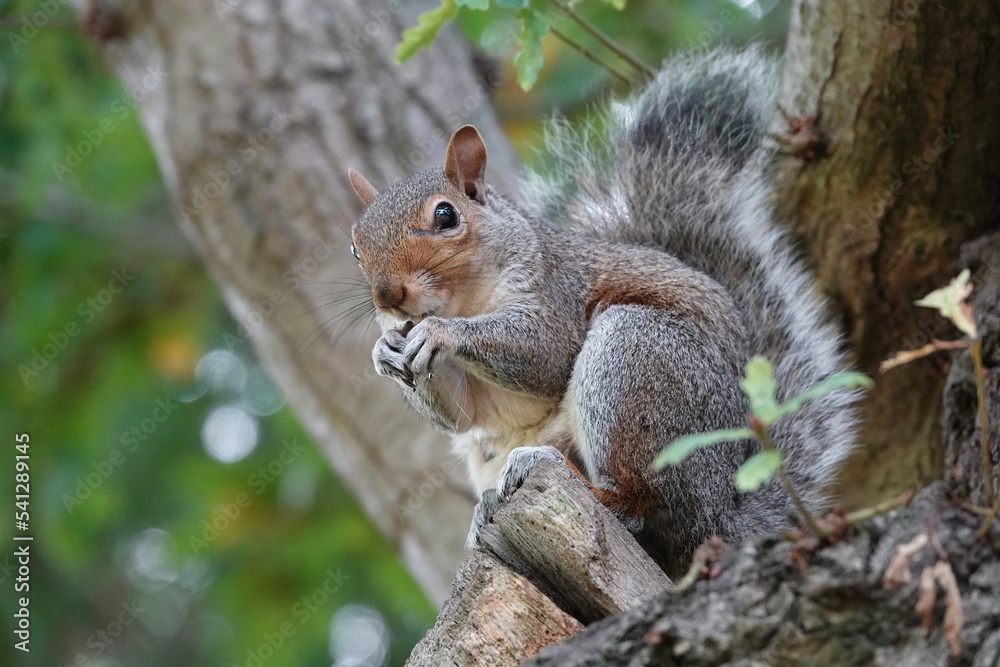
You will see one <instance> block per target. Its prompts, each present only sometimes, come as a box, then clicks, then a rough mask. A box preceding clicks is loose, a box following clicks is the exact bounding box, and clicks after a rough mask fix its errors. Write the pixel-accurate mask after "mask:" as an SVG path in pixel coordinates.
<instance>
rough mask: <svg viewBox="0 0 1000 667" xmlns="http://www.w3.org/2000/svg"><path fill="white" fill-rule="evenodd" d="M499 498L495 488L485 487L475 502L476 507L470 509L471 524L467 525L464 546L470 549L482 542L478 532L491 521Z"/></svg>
mask: <svg viewBox="0 0 1000 667" xmlns="http://www.w3.org/2000/svg"><path fill="white" fill-rule="evenodd" d="M499 504H500V499H499V498H497V490H496V489H486V490H485V491H483V497H482V498H480V500H479V502H478V503H476V508H475V509H474V510H473V511H472V525H471V526H469V536H468V537H467V538H466V540H465V546H466V547H467V548H468V549H469V550H470V551H471V550H473V549H475V548H477V547H478V546H480V545H481V544H482V541H481V540H480V534H481V533H482V531H483V527H485V526H486V525H487V524H490V523H493V513H494V512H496V509H497V505H499Z"/></svg>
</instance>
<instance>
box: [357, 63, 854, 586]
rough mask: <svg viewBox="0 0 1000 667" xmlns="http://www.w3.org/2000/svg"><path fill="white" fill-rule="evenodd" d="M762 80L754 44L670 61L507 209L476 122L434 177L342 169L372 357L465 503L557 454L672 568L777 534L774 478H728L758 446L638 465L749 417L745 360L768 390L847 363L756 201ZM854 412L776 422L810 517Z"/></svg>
mask: <svg viewBox="0 0 1000 667" xmlns="http://www.w3.org/2000/svg"><path fill="white" fill-rule="evenodd" d="M776 70H777V67H776V63H775V62H774V61H773V60H772V59H770V58H769V57H767V56H766V55H764V54H763V52H762V51H761V50H760V49H758V48H750V49H745V50H721V51H715V52H711V53H707V54H701V55H692V56H686V57H681V58H678V59H675V60H673V61H671V62H668V63H667V64H665V65H664V67H663V68H662V70H661V71H660V72H659V74H658V75H657V77H656V78H655V80H654V81H653V82H652V83H650V84H649V85H648V86H647V87H646V88H645V90H644V91H642V92H641V93H639V94H638V95H637V96H636V97H635V98H633V99H632V100H631V101H630V102H627V103H625V104H622V105H619V106H618V107H617V109H616V110H615V112H614V113H611V114H609V116H608V118H606V119H605V125H607V126H609V129H608V130H607V138H606V139H605V140H604V141H603V142H601V143H599V144H596V145H595V142H594V141H593V140H592V136H591V135H589V134H587V133H586V132H575V131H573V130H571V129H569V128H568V127H567V126H566V125H565V124H559V123H556V124H554V125H553V127H552V129H551V130H550V131H549V133H548V134H547V137H546V147H547V148H548V150H549V151H550V152H551V153H552V154H553V155H554V156H555V157H556V158H557V161H556V164H555V166H553V167H551V168H550V169H549V170H548V171H547V172H546V173H545V174H541V175H536V176H534V177H531V178H530V179H529V180H528V181H527V182H526V184H525V187H524V188H523V192H521V193H520V195H521V196H520V200H519V202H518V203H514V201H512V200H511V199H508V198H507V197H504V196H502V195H500V194H498V193H497V192H496V191H495V190H494V189H493V187H491V186H490V185H489V184H488V183H487V182H486V181H485V172H486V148H485V145H484V143H483V140H482V138H481V137H480V135H479V133H478V132H477V131H476V129H475V128H474V127H472V126H470V125H467V126H465V127H462V128H460V129H459V130H457V131H456V132H455V133H454V135H453V136H452V138H451V141H450V143H449V144H448V147H447V152H446V157H445V163H444V168H443V169H429V170H426V171H421V172H419V173H416V174H413V175H412V176H409V177H407V178H404V179H403V180H401V181H399V182H398V183H395V184H394V185H391V186H389V187H388V188H386V189H385V190H384V191H383V192H381V193H379V192H377V191H376V189H375V188H374V187H372V185H371V184H370V183H369V182H368V181H367V180H365V178H364V177H362V176H361V175H360V174H358V173H357V172H355V171H353V170H351V172H350V174H349V175H350V180H351V183H352V185H353V187H354V189H355V191H356V192H357V194H358V195H359V197H360V198H361V200H362V201H363V202H364V204H365V205H366V207H367V208H366V210H365V211H364V213H363V214H362V216H361V217H360V219H358V220H357V222H356V223H355V225H354V226H353V228H352V231H351V234H352V240H353V245H352V251H353V252H354V254H355V256H356V257H357V258H358V260H359V262H360V265H361V269H362V271H363V273H364V274H365V276H366V278H367V279H368V281H369V283H370V285H371V290H372V298H373V300H374V302H375V305H376V306H377V313H378V319H379V323H380V325H381V328H382V331H383V335H382V337H381V338H380V339H379V340H378V342H377V343H376V344H375V348H374V351H373V353H372V357H373V360H374V363H375V368H376V369H377V371H378V373H379V374H381V375H385V376H388V377H391V378H394V379H395V380H396V381H397V382H398V383H399V384H400V385H401V386H402V387H403V390H404V394H405V396H406V398H407V399H408V401H409V403H410V404H411V405H412V406H413V407H414V408H415V409H416V410H417V411H418V412H419V413H421V414H422V415H424V416H425V417H426V418H428V419H429V420H430V421H432V422H433V423H434V424H436V425H437V426H439V427H441V428H442V429H444V430H446V431H448V432H449V433H451V434H453V439H454V444H455V448H456V450H457V451H459V452H460V453H461V454H462V455H464V456H465V457H466V459H467V461H468V465H469V470H470V474H471V476H472V479H473V482H474V484H475V486H476V488H477V490H478V492H479V493H480V494H482V493H483V491H484V490H486V489H490V488H496V489H497V492H498V495H499V497H500V499H501V500H503V499H505V498H507V497H509V496H510V494H512V493H513V491H514V490H515V489H516V488H517V487H518V486H519V485H520V484H521V483H522V482H523V481H524V479H525V477H526V476H527V474H528V471H529V470H530V469H531V467H532V466H533V465H534V464H535V463H536V462H537V461H538V460H540V459H543V458H546V459H555V460H559V461H563V460H568V461H569V462H570V463H572V464H573V465H574V466H575V467H576V468H577V469H578V470H579V471H582V473H581V474H582V475H584V476H585V479H586V480H587V481H588V483H589V484H590V485H591V488H592V489H593V491H594V493H595V494H596V495H597V497H598V498H599V499H600V501H601V502H602V503H604V504H605V505H606V506H607V507H609V508H610V509H611V510H612V511H614V512H615V514H616V515H617V516H618V517H619V518H620V519H621V520H622V521H623V522H624V523H625V525H626V526H628V527H629V529H630V530H632V532H633V533H634V534H635V536H636V538H637V539H638V541H639V542H640V544H641V545H642V546H643V547H644V548H645V549H646V550H647V551H648V552H649V553H650V555H651V556H653V558H654V559H655V560H656V561H657V562H658V563H659V564H660V566H661V567H662V568H663V569H664V571H666V572H667V574H669V575H672V576H677V575H678V574H680V573H682V572H683V571H685V570H686V569H687V566H688V563H689V562H690V556H691V554H692V552H693V551H694V549H695V548H696V547H697V546H698V545H699V544H700V543H701V542H702V541H704V540H705V539H707V538H709V537H711V536H712V535H718V536H720V537H722V538H723V539H724V540H726V541H727V542H736V541H739V540H742V539H744V538H746V537H748V536H751V535H754V534H758V533H761V532H765V531H773V530H776V529H780V528H782V527H786V526H787V525H788V524H789V517H790V513H791V510H792V505H791V502H790V499H789V498H788V496H787V495H786V494H785V493H784V491H783V490H782V488H781V486H780V484H779V483H778V482H777V481H776V480H772V481H770V482H768V483H766V484H765V485H763V486H762V487H761V488H760V489H759V490H758V491H756V492H753V493H740V492H739V491H737V489H736V487H735V486H734V483H733V474H734V472H735V471H736V469H737V468H738V467H739V466H740V464H741V463H743V462H744V461H745V460H746V459H748V458H749V457H750V456H752V455H753V454H754V453H756V452H757V451H759V444H758V443H756V442H752V441H740V442H735V443H729V444H723V445H716V446H713V447H710V448H706V449H701V450H698V451H696V452H695V453H694V454H693V455H691V456H690V457H689V458H688V459H686V460H685V461H684V462H683V463H682V464H681V465H679V466H668V467H666V468H664V469H663V470H660V471H654V470H653V468H652V466H651V463H652V461H653V459H654V457H655V456H656V455H657V453H659V452H660V451H661V450H662V449H663V448H664V447H666V446H667V445H669V444H670V443H671V442H673V441H674V440H675V439H677V438H679V437H680V436H683V435H688V434H691V433H701V432H705V431H711V430H715V429H724V428H735V427H741V426H745V425H746V423H747V417H748V414H749V410H748V403H747V398H746V396H745V395H744V393H743V391H742V389H741V388H740V381H741V379H742V378H743V375H744V369H745V365H746V363H747V361H748V359H749V358H750V357H751V356H752V355H763V356H765V357H767V358H768V359H769V360H770V361H771V362H772V363H773V364H774V366H775V377H776V379H777V382H778V384H779V399H783V400H787V399H788V398H790V397H792V396H794V395H796V394H798V393H799V392H801V391H802V390H804V389H806V388H808V387H810V386H811V385H813V384H815V383H817V382H819V381H821V380H823V379H824V378H826V377H828V376H830V375H832V374H834V373H837V372H840V371H842V370H844V368H845V362H844V359H843V355H842V353H841V352H840V349H839V348H840V341H839V338H838V335H837V333H836V332H835V331H834V329H833V328H832V327H831V326H830V325H829V324H828V323H827V321H826V319H825V316H824V314H823V312H822V311H823V308H822V303H821V301H820V299H819V298H818V296H817V295H816V294H815V288H814V286H813V284H812V279H811V276H810V275H809V274H808V273H807V272H806V270H805V269H804V268H803V267H802V266H801V265H800V264H799V263H798V262H797V261H796V260H795V259H794V258H793V254H792V250H791V244H790V242H789V241H788V239H787V238H786V236H785V234H784V233H783V232H782V231H781V229H780V227H779V226H778V225H777V224H776V222H775V219H774V218H775V215H774V213H773V210H772V206H771V204H770V202H769V197H770V194H771V188H770V185H769V180H768V166H769V163H770V161H771V158H772V151H771V150H770V148H769V142H768V141H767V132H768V123H769V119H770V118H771V116H772V113H773V112H774V111H775V109H776V106H775V102H774V92H775V88H776V85H775V84H776ZM852 402H853V396H852V394H851V393H849V392H845V391H839V392H835V393H832V394H829V395H827V396H826V397H824V398H823V399H820V400H816V401H812V402H811V403H808V404H806V406H805V407H804V409H802V410H801V411H800V412H798V413H797V414H795V415H792V416H789V417H786V418H784V419H783V420H781V421H779V422H778V423H777V424H776V425H775V427H774V428H773V430H772V436H773V437H772V440H773V442H774V444H775V445H776V446H777V447H778V448H779V449H780V450H781V451H782V452H783V455H784V459H785V465H786V470H787V472H788V474H789V476H790V478H791V480H792V481H793V483H794V484H795V486H796V488H797V490H798V491H799V493H800V495H801V496H802V498H803V501H804V503H805V505H806V506H807V507H808V508H810V509H811V510H818V509H821V508H822V507H823V506H824V504H825V503H826V501H827V495H826V492H825V490H826V489H827V488H828V486H829V485H830V483H831V482H832V481H833V479H834V477H835V476H836V474H837V472H838V470H839V468H840V466H841V464H842V462H843V460H844V458H845V457H846V456H847V455H848V454H849V453H850V451H851V450H852V447H853V442H854V434H853V431H854V425H855V415H854V410H853V408H852V406H851V404H852ZM480 505H482V503H481V504H480ZM483 520H484V519H483V516H482V513H481V512H477V515H476V519H475V520H474V523H473V527H472V531H471V534H470V540H471V541H472V542H473V543H474V542H475V541H476V536H477V532H478V528H479V524H480V523H481V522H482V521H483Z"/></svg>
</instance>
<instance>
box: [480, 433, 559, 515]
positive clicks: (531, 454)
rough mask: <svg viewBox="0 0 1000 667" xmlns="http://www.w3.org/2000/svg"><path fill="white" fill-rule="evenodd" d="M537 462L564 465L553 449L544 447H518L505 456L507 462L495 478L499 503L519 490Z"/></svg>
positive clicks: (556, 450)
mask: <svg viewBox="0 0 1000 667" xmlns="http://www.w3.org/2000/svg"><path fill="white" fill-rule="evenodd" d="M539 461H556V462H559V463H565V461H566V457H565V456H563V454H562V452H560V451H559V450H558V449H556V448H555V447H551V446H549V445H544V446H541V447H518V448H516V449H514V450H512V451H511V452H510V454H508V455H507V462H506V463H504V464H503V468H501V469H500V474H499V475H498V476H497V496H498V497H499V499H500V502H505V501H507V500H510V497H511V496H512V495H514V492H515V491H517V490H518V489H519V488H521V485H522V484H524V480H526V479H527V478H528V473H530V472H531V469H532V468H534V467H535V466H536V465H537V464H538V462H539Z"/></svg>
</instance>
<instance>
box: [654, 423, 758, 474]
mask: <svg viewBox="0 0 1000 667" xmlns="http://www.w3.org/2000/svg"><path fill="white" fill-rule="evenodd" d="M753 437H754V432H753V431H751V430H750V429H748V428H731V429H724V430H721V431H709V432H708V433H695V434H694V435H686V436H684V437H683V438H678V439H677V440H674V441H673V442H672V443H670V444H669V445H668V446H667V448H666V449H664V450H663V451H662V452H660V455H659V456H657V457H656V460H655V461H653V467H654V468H656V469H657V470H659V469H660V468H662V467H663V466H666V465H677V464H678V463H680V462H681V461H683V460H684V459H686V458H687V457H688V455H689V454H691V452H693V451H694V450H696V449H699V448H700V447H708V446H710V445H714V444H716V443H719V442H732V441H733V440H743V439H744V438H753Z"/></svg>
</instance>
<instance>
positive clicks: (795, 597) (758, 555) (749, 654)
mask: <svg viewBox="0 0 1000 667" xmlns="http://www.w3.org/2000/svg"><path fill="white" fill-rule="evenodd" d="M940 490H941V489H940V487H938V486H936V487H932V488H930V489H928V490H927V492H926V493H925V494H923V495H922V497H921V499H920V500H919V501H918V502H916V503H914V504H913V505H912V506H911V507H908V508H906V509H904V510H899V511H897V512H893V513H891V514H888V515H883V516H881V517H877V518H875V519H873V520H870V521H868V522H865V523H864V524H862V525H859V526H855V527H852V528H851V529H849V531H848V533H847V535H846V536H845V539H844V540H843V541H841V542H838V543H837V544H835V545H833V546H831V547H826V548H823V549H821V550H819V551H818V552H816V553H814V554H806V555H805V560H806V561H807V563H808V565H807V566H806V568H805V569H804V570H801V569H800V568H799V566H798V565H797V564H796V562H795V560H793V559H792V558H791V550H792V548H793V547H792V544H791V543H789V542H786V541H785V540H782V539H780V538H777V537H765V538H762V539H758V540H754V541H752V542H749V543H747V544H744V545H742V546H739V547H737V548H735V549H730V550H729V551H727V552H726V553H725V554H723V557H722V559H721V560H720V562H719V563H718V567H719V572H720V574H719V576H718V577H717V578H715V579H712V580H708V581H700V582H698V583H697V584H696V585H695V586H694V587H692V588H690V589H688V590H687V591H685V592H684V593H683V594H682V595H673V594H667V595H664V596H662V597H660V598H658V599H657V600H655V601H653V602H651V603H649V604H646V605H643V606H641V607H638V608H636V609H634V610H632V611H630V612H627V613H625V614H621V615H619V616H615V617H612V618H609V619H607V620H605V621H602V622H600V623H597V624H594V625H593V626H591V627H590V628H588V629H587V630H586V631H585V632H582V633H580V634H579V635H576V636H574V637H572V638H571V639H569V640H567V641H566V642H564V643H563V644H562V645H560V646H553V647H549V648H546V649H543V650H542V652H541V653H540V654H539V655H538V658H537V659H535V660H534V661H532V662H530V663H528V664H530V665H537V666H538V667H543V666H545V667H548V666H552V667H556V666H558V667H583V666H584V665H593V666H594V667H598V666H601V667H613V666H616V665H622V666H624V665H628V666H629V667H640V666H642V665H650V666H651V667H652V666H656V667H668V666H670V665H688V666H692V667H693V666H697V665H705V666H713V667H715V666H717V665H845V666H854V665H858V666H860V665H866V666H867V665H892V666H894V667H925V666H926V665H945V664H950V665H981V666H983V667H985V666H986V665H995V664H997V661H998V660H1000V527H997V526H994V528H993V531H992V533H991V534H989V535H987V536H986V538H985V539H977V538H976V530H977V529H978V527H979V523H980V522H979V520H978V519H977V518H976V517H974V516H973V515H972V514H970V513H968V512H966V511H964V510H960V509H956V508H955V507H953V506H952V505H950V504H949V503H948V502H946V501H944V500H943V499H942V497H941V493H940ZM919 535H927V538H928V540H927V542H926V544H924V546H922V547H920V548H919V549H918V550H917V552H916V554H915V555H914V556H913V557H912V558H911V559H910V560H909V562H908V564H906V566H905V568H904V569H905V570H906V571H907V572H908V573H909V575H910V580H909V581H908V582H907V583H904V584H902V585H900V586H898V587H897V588H894V589H886V588H885V586H884V584H883V581H884V577H885V573H886V570H887V569H888V568H889V565H890V563H891V561H892V560H893V557H894V556H895V554H896V553H897V551H898V548H899V546H900V545H903V544H907V543H910V542H912V541H913V539H914V538H916V537H917V536H919ZM935 540H937V542H939V543H940V545H941V549H942V552H941V555H939V553H938V551H937V548H936V546H935ZM942 556H943V557H944V558H945V559H946V562H947V563H948V565H949V566H950V569H951V571H952V572H953V573H954V576H955V580H956V582H957V588H958V591H959V594H960V596H961V609H962V613H963V615H964V621H963V623H962V625H961V629H960V632H958V633H957V634H958V636H959V638H960V647H958V649H957V651H956V653H955V654H954V655H950V652H951V651H952V647H951V646H949V643H948V641H947V639H946V637H945V634H946V633H945V631H944V627H945V623H946V621H945V613H946V602H945V600H946V596H945V593H944V591H943V590H942V589H941V587H940V586H938V587H937V588H936V591H937V593H936V596H935V601H934V604H933V606H932V608H931V613H930V618H931V619H932V625H931V627H930V628H928V627H925V626H924V625H923V622H922V618H921V616H920V615H918V614H917V612H916V611H915V607H916V603H917V599H918V597H919V591H918V589H919V584H920V580H921V575H922V573H923V571H924V569H925V568H927V567H929V566H931V567H932V566H934V565H935V564H936V563H937V562H938V561H940V560H942Z"/></svg>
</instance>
